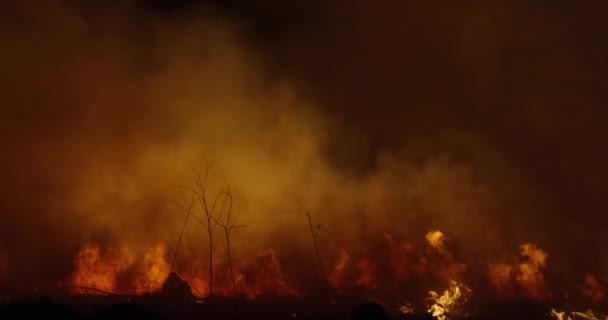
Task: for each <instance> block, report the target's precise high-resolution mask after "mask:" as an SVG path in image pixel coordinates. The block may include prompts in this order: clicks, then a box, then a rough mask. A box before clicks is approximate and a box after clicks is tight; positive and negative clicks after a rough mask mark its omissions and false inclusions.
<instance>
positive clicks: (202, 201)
mask: <svg viewBox="0 0 608 320" xmlns="http://www.w3.org/2000/svg"><path fill="white" fill-rule="evenodd" d="M210 168H211V165H208V166H207V168H206V170H205V175H204V176H203V177H201V175H200V174H197V175H196V177H195V178H190V179H191V180H192V181H193V183H194V187H191V188H190V187H186V188H185V189H187V190H189V191H191V192H192V194H193V195H194V197H195V199H196V200H197V201H198V203H199V205H200V206H201V208H202V211H203V214H204V217H203V219H200V218H197V217H196V216H195V215H194V214H192V216H193V217H194V218H196V220H197V221H198V222H199V223H200V224H201V225H202V226H203V227H204V228H205V231H206V232H207V238H208V240H209V298H213V245H214V239H215V232H216V228H217V226H218V223H219V221H220V220H221V216H222V214H223V209H222V210H219V212H218V211H217V210H216V208H217V204H218V200H220V198H222V196H225V195H227V191H226V190H224V189H220V190H219V191H218V192H217V193H216V195H215V197H213V201H212V202H211V203H210V200H211V196H210V195H209V190H208V188H207V181H208V179H209V169H210ZM226 199H227V198H226V197H224V204H223V206H224V205H225V204H226Z"/></svg>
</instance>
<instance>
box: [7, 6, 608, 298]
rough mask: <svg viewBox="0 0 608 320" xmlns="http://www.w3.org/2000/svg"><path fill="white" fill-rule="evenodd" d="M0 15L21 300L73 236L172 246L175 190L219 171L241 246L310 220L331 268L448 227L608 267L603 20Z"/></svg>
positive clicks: (450, 12)
mask: <svg viewBox="0 0 608 320" xmlns="http://www.w3.org/2000/svg"><path fill="white" fill-rule="evenodd" d="M3 6H6V8H2V11H1V12H2V13H1V16H0V17H1V18H2V19H0V21H1V22H0V27H1V31H0V33H1V34H2V38H3V39H4V41H3V42H2V44H1V45H0V49H1V51H0V54H1V56H0V64H1V68H0V69H1V70H3V72H2V76H1V77H0V87H1V88H2V91H3V93H2V95H0V105H1V107H0V110H1V111H0V112H1V115H2V116H1V120H0V124H1V126H0V133H1V134H0V139H1V140H0V141H1V143H2V147H3V150H4V156H3V157H2V158H1V160H0V168H1V169H0V174H1V176H0V177H1V178H2V181H3V185H4V187H3V190H2V192H0V199H1V204H0V212H1V214H2V224H1V225H0V228H1V229H0V234H1V235H0V239H1V240H2V242H1V244H0V263H3V261H4V266H3V265H0V280H2V279H5V281H4V282H5V283H6V284H7V287H8V288H11V289H12V290H17V289H24V290H25V289H29V288H32V287H35V286H52V285H54V284H55V283H56V282H60V281H62V280H64V279H65V278H66V276H67V275H68V274H69V272H70V270H71V267H72V260H73V258H74V256H75V255H76V252H77V251H78V249H79V248H80V247H81V246H82V245H83V243H85V242H86V241H94V242H101V243H107V244H127V245H129V246H130V247H133V248H136V249H134V250H141V251H142V252H143V251H145V250H147V248H149V246H151V245H154V244H156V243H158V242H159V241H166V242H167V243H169V244H170V245H172V244H174V243H175V241H176V237H177V233H178V231H179V228H180V225H181V223H182V221H183V212H181V211H180V210H179V209H178V208H176V207H175V206H172V205H171V204H170V203H169V202H168V201H167V199H174V200H177V201H180V202H182V203H186V202H187V201H188V194H187V192H185V191H184V190H183V189H180V188H179V186H181V185H184V184H187V183H188V181H187V180H186V179H184V178H183V177H182V176H181V175H182V174H185V175H193V174H196V173H197V172H202V171H204V168H205V166H206V164H208V163H210V162H213V163H214V164H215V165H216V167H217V168H221V172H223V174H224V175H225V176H226V179H227V180H228V181H229V182H230V183H231V185H233V187H234V189H235V208H234V209H235V212H238V214H239V217H240V219H242V221H244V222H246V223H248V224H250V227H249V228H248V229H247V230H246V231H244V232H243V233H241V234H240V235H239V236H238V238H237V239H236V240H235V241H236V243H235V248H237V250H236V252H237V253H236V254H237V255H246V254H247V253H250V252H255V251H256V250H260V249H263V248H268V247H273V248H275V249H276V250H279V251H280V252H282V254H284V255H286V256H290V257H292V259H297V257H298V256H300V257H301V256H302V254H294V252H304V256H305V255H306V254H310V255H311V257H312V252H311V251H310V241H309V238H308V237H309V234H308V233H307V229H306V228H307V225H306V220H305V219H304V218H303V217H302V215H301V214H298V212H301V211H302V210H306V209H309V210H311V212H312V213H314V215H315V217H316V219H318V221H319V222H320V223H322V224H323V225H324V228H325V230H326V231H325V232H323V233H322V234H321V235H320V237H321V241H323V243H324V253H323V254H324V256H326V257H327V259H328V260H331V259H333V257H336V256H337V252H339V250H340V249H347V250H348V251H349V252H351V253H352V254H357V253H360V254H364V252H366V251H367V249H368V248H367V246H368V245H369V241H368V240H367V239H377V238H382V233H383V232H388V233H391V234H398V235H400V236H402V237H404V238H407V239H408V240H410V239H420V240H421V241H422V240H423V239H424V238H423V236H424V234H425V233H426V232H427V231H428V230H431V229H440V230H442V231H444V232H445V233H446V234H447V235H448V237H449V238H450V240H451V245H452V246H453V248H451V249H452V250H453V251H454V252H455V255H456V256H457V258H458V259H460V260H462V261H465V262H467V261H476V259H478V258H480V259H486V260H491V259H501V258H502V257H505V256H513V255H516V254H517V247H518V246H519V245H520V244H521V243H524V242H533V243H536V244H538V245H539V246H540V247H542V248H545V249H546V250H547V251H548V252H549V260H548V261H549V262H548V265H549V266H550V267H551V268H554V269H553V270H554V272H556V273H558V274H560V276H563V277H574V278H576V277H577V276H578V275H577V274H574V273H573V271H579V272H584V271H598V270H595V269H602V268H604V267H605V264H606V262H605V261H601V260H598V259H599V255H598V254H599V250H600V249H601V248H603V247H604V246H605V244H606V239H605V236H604V235H603V234H602V233H600V232H599V231H600V230H601V229H602V225H601V223H597V221H598V220H599V221H602V220H600V219H601V216H602V213H603V210H604V208H605V205H604V204H603V199H604V193H605V192H604V191H603V190H604V189H605V188H603V185H604V183H603V181H604V180H605V178H606V176H607V172H606V170H605V169H604V165H603V163H604V162H605V160H608V159H607V155H606V153H605V152H604V151H602V148H601V146H602V139H603V137H604V136H605V134H606V132H605V131H606V129H605V128H604V125H603V117H602V115H603V114H605V112H603V111H602V103H603V102H605V98H604V95H603V93H602V89H603V88H602V83H604V82H602V81H601V80H602V78H601V77H602V71H603V69H602V67H605V66H603V65H602V57H603V53H605V49H606V48H605V47H601V46H602V44H600V43H597V42H596V40H597V39H596V38H595V37H594V35H595V34H600V31H599V29H597V30H596V28H597V27H599V25H598V26H595V25H593V24H594V23H595V20H594V18H596V17H595V16H591V19H587V18H585V19H583V17H589V16H588V14H589V13H592V12H601V10H598V8H593V7H583V6H574V5H572V4H568V3H565V2H564V3H560V5H556V6H555V7H553V6H549V4H548V3H547V4H543V3H538V4H535V5H530V6H529V7H519V6H516V5H499V4H487V3H486V4H483V5H473V4H468V5H462V6H461V5H459V6H458V7H455V5H454V7H452V6H449V7H445V6H440V5H438V4H433V3H427V2H425V4H420V3H419V4H407V5H405V4H392V5H374V4H371V2H367V1H354V2H353V3H350V2H349V4H348V5H344V4H341V3H340V2H339V1H336V2H323V4H321V3H313V4H311V6H310V7H306V8H298V7H295V6H294V7H291V6H289V5H278V4H277V3H274V2H273V1H269V2H260V3H259V4H257V5H252V4H248V5H245V4H243V5H242V6H241V7H238V6H237V7H238V8H240V9H234V8H232V9H226V10H227V11H221V10H220V11H217V10H214V9H212V8H204V7H187V8H188V10H186V9H184V10H183V11H180V10H179V9H177V11H175V12H172V13H171V14H170V15H168V14H166V12H155V11H153V10H151V9H150V8H149V7H146V6H145V5H142V4H139V3H130V4H127V5H121V6H106V5H104V6H101V7H91V6H86V7H82V6H76V5H73V4H71V3H69V2H66V3H64V4H63V5H50V4H46V5H40V4H39V3H35V4H34V3H33V2H30V3H28V2H23V3H22V4H3ZM269 8H275V9H276V10H278V12H284V14H275V13H276V12H277V11H272V10H269ZM303 9H305V10H303ZM273 12H274V13H273ZM284 17H293V19H286V18H284ZM597 18H598V19H599V17H597ZM285 20H288V21H285ZM598 21H599V20H598ZM282 26H284V28H283V27H282ZM212 180H213V182H214V183H216V185H217V184H219V183H221V180H222V179H221V178H220V177H219V175H216V176H214V178H213V179H212ZM195 230H196V229H195V228H194V227H192V228H191V229H189V231H188V235H189V236H188V237H189V239H191V240H189V241H191V242H192V245H193V246H194V245H198V246H201V247H203V245H204V242H203V240H204V238H203V235H201V234H199V233H196V231H195ZM565 239H567V241H565ZM581 248H585V249H584V250H581ZM239 251H240V252H239ZM306 259H307V260H306V263H312V258H310V259H308V258H306ZM574 261H576V264H575V263H574ZM17 270H18V271H17ZM4 274H6V276H3V275H4ZM9 279H10V280H9ZM572 280H575V279H572Z"/></svg>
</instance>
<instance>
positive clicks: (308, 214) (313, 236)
mask: <svg viewBox="0 0 608 320" xmlns="http://www.w3.org/2000/svg"><path fill="white" fill-rule="evenodd" d="M306 217H308V225H309V226H310V234H311V235H312V243H313V244H314V246H315V253H316V256H317V262H318V263H319V271H320V272H321V277H322V278H325V271H324V270H323V262H322V261H321V255H320V254H319V245H318V244H317V234H316V232H315V227H314V226H313V223H312V218H311V217H310V212H309V211H308V210H306ZM317 229H321V225H320V224H318V225H317Z"/></svg>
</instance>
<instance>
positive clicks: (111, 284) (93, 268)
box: [71, 243, 133, 292]
mask: <svg viewBox="0 0 608 320" xmlns="http://www.w3.org/2000/svg"><path fill="white" fill-rule="evenodd" d="M132 265H133V257H132V256H131V255H130V254H129V253H128V252H126V251H125V250H122V251H118V250H114V249H111V248H106V249H105V253H102V249H101V248H100V247H99V246H97V245H95V244H91V243H89V244H86V245H85V246H84V247H83V248H82V249H81V250H80V252H78V255H77V256H76V259H75V260H74V272H73V273H72V277H71V282H72V284H73V285H74V287H75V288H76V291H77V292H82V290H83V288H93V289H98V290H103V291H107V292H116V291H117V279H118V276H119V274H120V273H122V272H124V271H125V270H127V269H128V268H129V267H131V266H132Z"/></svg>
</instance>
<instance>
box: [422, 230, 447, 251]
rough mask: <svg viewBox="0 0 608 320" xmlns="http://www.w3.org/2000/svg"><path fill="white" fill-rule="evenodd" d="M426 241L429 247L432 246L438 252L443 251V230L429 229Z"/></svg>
mask: <svg viewBox="0 0 608 320" xmlns="http://www.w3.org/2000/svg"><path fill="white" fill-rule="evenodd" d="M426 241H428V243H429V245H431V247H433V248H434V249H435V250H437V251H439V252H444V251H445V246H444V244H443V243H444V241H445V235H444V234H443V232H441V231H439V230H434V231H429V232H428V233H427V234H426Z"/></svg>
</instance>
